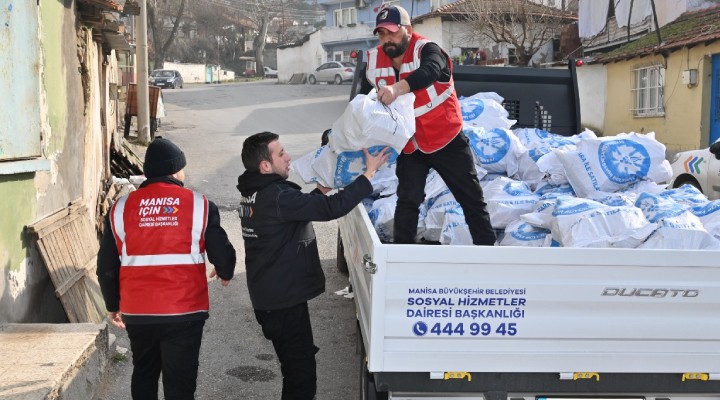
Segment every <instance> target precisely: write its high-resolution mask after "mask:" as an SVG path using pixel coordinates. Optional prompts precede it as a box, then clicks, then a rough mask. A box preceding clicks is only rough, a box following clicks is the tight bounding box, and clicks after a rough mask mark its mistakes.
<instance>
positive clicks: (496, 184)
mask: <svg viewBox="0 0 720 400" xmlns="http://www.w3.org/2000/svg"><path fill="white" fill-rule="evenodd" d="M484 194H485V203H487V211H488V213H489V214H490V222H491V223H492V226H493V228H495V229H502V228H505V227H506V226H507V224H509V223H510V222H512V221H515V220H516V219H518V218H520V215H522V214H525V213H528V212H530V211H531V210H532V208H533V206H534V205H535V203H537V201H538V200H540V196H538V195H536V194H534V193H533V192H532V191H531V190H530V188H529V187H528V185H527V184H526V183H525V182H521V181H516V180H514V179H510V178H497V179H495V180H494V181H493V182H492V183H490V184H489V185H488V186H487V187H485V189H484Z"/></svg>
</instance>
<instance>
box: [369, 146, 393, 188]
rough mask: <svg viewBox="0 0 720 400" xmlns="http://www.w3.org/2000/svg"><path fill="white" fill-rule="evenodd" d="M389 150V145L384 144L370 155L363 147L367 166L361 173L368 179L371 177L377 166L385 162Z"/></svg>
mask: <svg viewBox="0 0 720 400" xmlns="http://www.w3.org/2000/svg"><path fill="white" fill-rule="evenodd" d="M389 150H390V146H386V147H385V148H384V149H382V150H381V151H380V152H379V153H377V154H376V155H372V154H370V152H369V151H368V149H363V153H364V154H365V165H366V166H367V167H366V168H365V173H364V174H363V175H365V177H366V178H368V180H370V179H372V177H373V176H374V175H375V172H377V170H378V168H380V167H381V166H382V165H383V164H385V163H386V162H387V160H388V158H389V157H390V154H391V152H390V151H389Z"/></svg>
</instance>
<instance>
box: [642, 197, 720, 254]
mask: <svg viewBox="0 0 720 400" xmlns="http://www.w3.org/2000/svg"><path fill="white" fill-rule="evenodd" d="M635 205H636V206H637V207H639V208H640V209H641V210H642V211H643V213H644V214H645V217H646V218H647V219H648V220H649V221H651V222H654V223H657V224H658V226H659V229H658V231H657V232H655V233H654V234H653V235H652V236H650V237H649V238H648V239H647V241H646V242H645V243H643V245H642V246H639V247H640V248H644V249H684V250H702V249H718V248H720V242H719V241H718V240H717V239H715V238H714V237H713V236H712V235H711V234H710V233H708V231H707V230H706V229H705V227H704V226H703V224H702V222H701V221H700V218H698V217H697V216H695V215H694V214H693V213H691V212H690V210H688V209H687V207H686V206H684V205H681V204H678V203H676V202H675V201H673V200H672V199H669V198H665V197H662V196H656V195H653V194H650V193H643V194H641V195H640V196H639V197H638V199H637V200H636V201H635Z"/></svg>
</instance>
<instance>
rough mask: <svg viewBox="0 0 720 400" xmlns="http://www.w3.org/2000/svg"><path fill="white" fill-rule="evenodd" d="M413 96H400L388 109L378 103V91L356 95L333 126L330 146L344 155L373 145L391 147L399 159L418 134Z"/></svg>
mask: <svg viewBox="0 0 720 400" xmlns="http://www.w3.org/2000/svg"><path fill="white" fill-rule="evenodd" d="M414 102H415V95H414V94H412V93H408V94H404V95H402V96H399V97H398V98H397V99H395V101H394V102H393V103H392V104H390V105H389V106H387V105H384V104H383V103H381V102H380V101H377V92H375V89H373V90H372V91H371V92H370V93H369V94H367V95H362V94H359V95H357V96H355V98H354V99H352V101H351V102H350V103H348V105H347V107H345V111H344V112H343V114H342V115H341V116H340V118H338V119H337V120H336V121H335V123H333V125H332V134H331V135H330V136H329V142H328V146H330V148H331V149H332V150H333V151H334V152H336V153H338V154H341V153H342V152H344V151H356V150H361V149H362V148H369V147H374V146H390V147H391V148H392V149H393V151H394V153H395V154H396V156H397V153H399V152H400V151H402V149H403V147H405V144H407V141H408V140H409V139H410V138H411V137H412V136H413V135H414V134H415V109H414V107H413V103H414Z"/></svg>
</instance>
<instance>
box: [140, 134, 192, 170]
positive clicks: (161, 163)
mask: <svg viewBox="0 0 720 400" xmlns="http://www.w3.org/2000/svg"><path fill="white" fill-rule="evenodd" d="M185 165H187V161H186V160H185V153H183V152H182V150H180V148H179V147H177V145H175V143H173V142H171V141H169V140H167V139H163V138H162V137H160V136H158V137H156V138H155V140H153V141H152V142H150V145H149V146H148V148H147V152H146V153H145V163H144V165H143V172H145V177H146V178H155V177H158V176H168V175H172V174H174V173H176V172H178V171H180V170H181V169H183V168H185Z"/></svg>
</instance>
